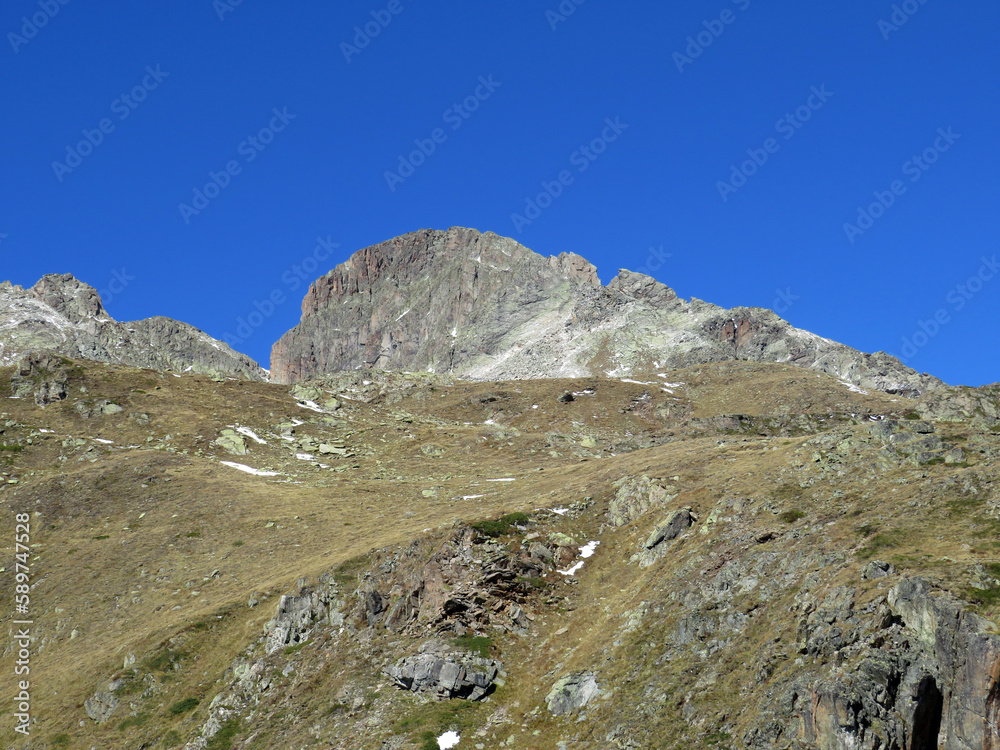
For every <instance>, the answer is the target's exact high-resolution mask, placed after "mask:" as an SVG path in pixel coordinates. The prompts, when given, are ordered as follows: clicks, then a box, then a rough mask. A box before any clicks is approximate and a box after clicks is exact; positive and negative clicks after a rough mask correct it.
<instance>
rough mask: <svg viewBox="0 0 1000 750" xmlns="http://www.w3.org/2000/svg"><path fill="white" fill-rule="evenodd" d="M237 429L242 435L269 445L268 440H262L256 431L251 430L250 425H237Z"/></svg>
mask: <svg viewBox="0 0 1000 750" xmlns="http://www.w3.org/2000/svg"><path fill="white" fill-rule="evenodd" d="M236 431H237V432H238V433H240V434H241V435H246V436H247V437H248V438H250V439H251V440H254V441H255V442H257V443H259V444H260V445H267V441H266V440H261V439H260V437H259V436H258V435H257V433H256V432H254V431H253V430H251V429H250V428H249V427H237V428H236Z"/></svg>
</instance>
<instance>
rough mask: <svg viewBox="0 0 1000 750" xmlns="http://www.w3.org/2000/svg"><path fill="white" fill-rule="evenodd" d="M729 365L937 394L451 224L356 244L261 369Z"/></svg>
mask: <svg viewBox="0 0 1000 750" xmlns="http://www.w3.org/2000/svg"><path fill="white" fill-rule="evenodd" d="M729 359H739V360H751V361H760V362H789V363H791V364H795V365H799V366H802V367H810V368H815V369H818V370H822V371H824V372H827V373H830V374H832V375H836V376H837V377H839V378H842V379H844V380H845V381H847V382H849V383H852V384H855V385H858V386H861V387H866V388H875V389H879V390H883V391H887V392H890V393H900V394H904V395H919V394H920V393H923V392H925V391H927V390H929V389H932V388H935V387H937V386H940V385H941V382H940V381H939V380H937V379H936V378H932V377H930V376H927V375H920V374H918V373H916V372H915V371H913V370H911V369H909V368H907V367H905V366H904V365H903V364H902V363H900V362H899V361H898V360H896V359H895V358H893V357H890V356H889V355H887V354H884V353H881V352H879V353H876V354H865V353H862V352H859V351H857V350H855V349H851V348H850V347H847V346H844V345H842V344H838V343H836V342H834V341H830V340H828V339H824V338H821V337H819V336H816V335H814V334H811V333H808V332H806V331H802V330H799V329H796V328H794V327H792V326H791V325H789V324H788V323H787V322H786V321H784V320H782V319H781V318H779V317H778V316H777V315H775V314H774V313H773V312H771V311H769V310H764V309H761V308H735V309H732V310H726V309H723V308H721V307H717V306H715V305H711V304H708V303H706V302H702V301H700V300H697V299H692V300H691V301H689V302H688V301H685V300H683V299H680V298H678V297H677V295H676V294H675V293H674V291H673V290H671V289H670V288H669V287H667V286H665V285H663V284H661V283H659V282H657V281H656V280H655V279H652V278H650V277H648V276H644V275H642V274H637V273H633V272H631V271H626V270H622V271H621V272H620V273H619V275H618V276H617V277H615V278H614V279H612V280H611V282H610V283H609V284H608V285H607V286H601V284H600V281H599V279H598V277H597V271H596V269H595V268H594V266H592V265H591V264H590V263H588V262H587V261H586V260H585V259H583V258H581V257H580V256H577V255H573V254H571V253H563V254H561V255H559V256H558V257H548V258H546V257H543V256H541V255H538V254H537V253H534V252H532V251H531V250H529V249H527V248H526V247H523V246H522V245H520V244H518V243H517V242H515V241H514V240H511V239H508V238H505V237H500V236H498V235H496V234H492V233H489V232H487V233H485V234H482V233H480V232H478V231H476V230H474V229H463V228H458V227H456V228H452V229H450V230H448V231H445V232H442V231H432V230H421V231H419V232H414V233H412V234H407V235H404V236H402V237H397V238H395V239H393V240H389V241H387V242H383V243H380V244H378V245H374V246H372V247H368V248H365V249H363V250H360V251H358V252H357V253H355V254H354V255H353V256H352V257H351V258H350V259H349V260H348V261H346V262H345V263H343V264H341V265H339V266H338V267H337V268H335V269H334V270H333V271H331V272H330V273H328V274H327V275H326V276H324V277H322V278H320V279H318V280H317V281H316V282H315V283H313V284H312V286H311V287H310V289H309V292H308V294H307V295H306V297H305V299H304V300H303V303H302V320H301V322H300V323H299V325H298V326H296V327H295V328H293V329H292V330H291V331H289V332H288V333H286V334H285V335H284V336H283V337H282V338H281V339H280V340H279V341H278V342H277V343H276V344H275V345H274V348H273V350H272V354H271V370H272V377H273V378H274V380H275V381H276V382H280V383H292V382H296V381H299V380H304V379H308V378H312V377H316V376H318V375H321V374H323V373H327V372H332V371H336V370H354V369H364V368H376V369H382V370H425V371H431V372H442V373H450V374H453V375H455V376H458V377H462V378H468V379H475V380H502V379H525V378H541V377H580V376H586V375H606V376H609V377H626V376H651V375H653V374H655V373H656V372H662V371H664V370H670V369H677V368H681V367H687V366H690V365H694V364H699V363H703V362H715V361H721V360H729Z"/></svg>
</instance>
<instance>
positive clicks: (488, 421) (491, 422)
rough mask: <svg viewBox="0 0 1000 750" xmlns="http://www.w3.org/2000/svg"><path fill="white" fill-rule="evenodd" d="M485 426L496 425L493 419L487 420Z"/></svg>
mask: <svg viewBox="0 0 1000 750" xmlns="http://www.w3.org/2000/svg"><path fill="white" fill-rule="evenodd" d="M483 424H496V422H494V421H493V420H492V419H487V420H486V421H485V422H483Z"/></svg>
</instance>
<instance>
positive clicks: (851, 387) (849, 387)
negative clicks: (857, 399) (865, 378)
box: [837, 380, 868, 396]
mask: <svg viewBox="0 0 1000 750" xmlns="http://www.w3.org/2000/svg"><path fill="white" fill-rule="evenodd" d="M837 382H838V383H840V384H841V385H842V386H845V387H846V388H847V390H849V391H851V392H852V393H860V394H862V395H863V396H867V395H868V391H866V390H865V389H864V388H859V387H858V386H856V385H854V383H848V382H847V381H846V380H838V381H837Z"/></svg>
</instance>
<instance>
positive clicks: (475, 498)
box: [462, 495, 486, 500]
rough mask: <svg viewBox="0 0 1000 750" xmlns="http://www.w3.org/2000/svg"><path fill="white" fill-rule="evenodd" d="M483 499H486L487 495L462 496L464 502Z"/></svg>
mask: <svg viewBox="0 0 1000 750" xmlns="http://www.w3.org/2000/svg"><path fill="white" fill-rule="evenodd" d="M481 497H486V495H462V499H463V500H478V499H479V498H481Z"/></svg>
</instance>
